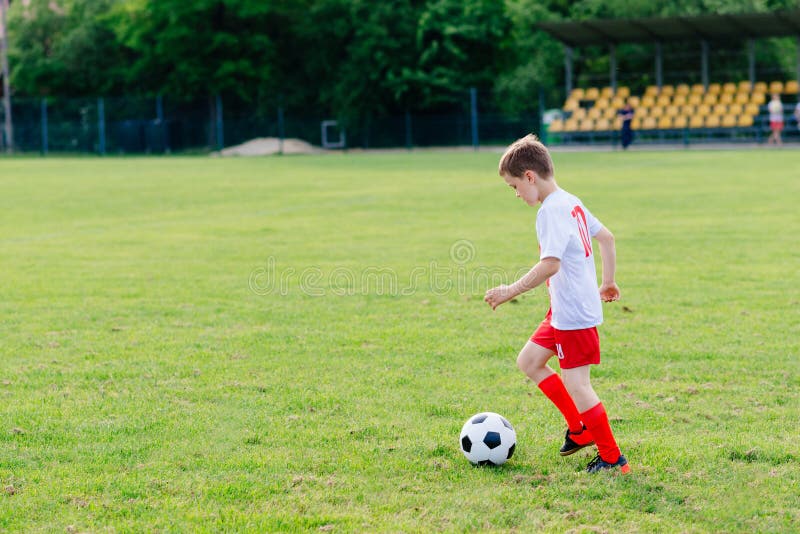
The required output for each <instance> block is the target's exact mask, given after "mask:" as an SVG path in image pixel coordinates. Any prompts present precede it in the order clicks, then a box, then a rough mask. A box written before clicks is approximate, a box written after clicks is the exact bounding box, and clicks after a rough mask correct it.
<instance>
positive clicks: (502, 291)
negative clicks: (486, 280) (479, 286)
mask: <svg viewBox="0 0 800 534" xmlns="http://www.w3.org/2000/svg"><path fill="white" fill-rule="evenodd" d="M512 298H514V293H513V291H512V290H511V287H510V286H507V285H502V286H497V287H493V288H492V289H490V290H488V291H487V292H486V295H484V297H483V300H485V301H486V302H488V303H489V306H491V307H492V309H493V310H494V309H496V308H497V307H498V306H500V305H501V304H502V303H504V302H508V301H509V300H511V299H512Z"/></svg>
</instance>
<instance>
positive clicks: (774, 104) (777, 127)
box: [767, 93, 783, 146]
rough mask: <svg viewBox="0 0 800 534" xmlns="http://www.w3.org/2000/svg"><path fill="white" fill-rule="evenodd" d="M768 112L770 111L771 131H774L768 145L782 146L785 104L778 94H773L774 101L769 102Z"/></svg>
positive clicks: (770, 135)
mask: <svg viewBox="0 0 800 534" xmlns="http://www.w3.org/2000/svg"><path fill="white" fill-rule="evenodd" d="M767 110H768V111H769V129H770V130H772V133H771V134H769V139H767V144H769V145H771V144H775V145H778V146H780V145H782V144H783V140H782V139H781V132H782V131H783V103H782V102H781V97H780V95H778V93H773V94H772V100H770V101H769V104H768V105H767Z"/></svg>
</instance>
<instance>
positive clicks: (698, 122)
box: [689, 115, 706, 128]
mask: <svg viewBox="0 0 800 534" xmlns="http://www.w3.org/2000/svg"><path fill="white" fill-rule="evenodd" d="M705 119H706V118H705V117H703V116H701V115H693V116H692V118H690V119H689V128H702V127H703V126H704V125H705Z"/></svg>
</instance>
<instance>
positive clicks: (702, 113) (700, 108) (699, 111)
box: [697, 104, 711, 117]
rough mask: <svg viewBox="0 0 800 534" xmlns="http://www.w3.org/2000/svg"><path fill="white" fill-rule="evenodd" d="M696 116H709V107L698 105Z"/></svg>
mask: <svg viewBox="0 0 800 534" xmlns="http://www.w3.org/2000/svg"><path fill="white" fill-rule="evenodd" d="M697 115H699V116H701V117H705V116H706V115H711V106H709V105H708V104H700V105H699V106H697Z"/></svg>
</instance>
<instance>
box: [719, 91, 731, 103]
mask: <svg viewBox="0 0 800 534" xmlns="http://www.w3.org/2000/svg"><path fill="white" fill-rule="evenodd" d="M719 103H720V104H733V93H722V94H721V95H719Z"/></svg>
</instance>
